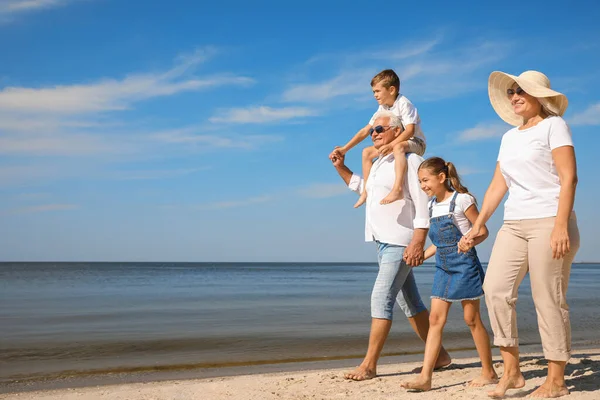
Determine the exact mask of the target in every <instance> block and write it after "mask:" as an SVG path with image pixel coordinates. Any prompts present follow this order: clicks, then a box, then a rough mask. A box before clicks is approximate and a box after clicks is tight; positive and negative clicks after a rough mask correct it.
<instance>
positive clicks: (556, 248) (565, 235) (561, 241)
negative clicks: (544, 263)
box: [550, 225, 571, 260]
mask: <svg viewBox="0 0 600 400" xmlns="http://www.w3.org/2000/svg"><path fill="white" fill-rule="evenodd" d="M550 247H552V258H554V259H555V260H558V259H561V258H563V257H564V256H565V255H567V253H568V252H569V251H571V242H570V241H569V232H568V231H567V227H566V226H564V227H563V226H556V225H554V229H552V234H551V235H550Z"/></svg>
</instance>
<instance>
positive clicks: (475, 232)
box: [458, 224, 485, 253]
mask: <svg viewBox="0 0 600 400" xmlns="http://www.w3.org/2000/svg"><path fill="white" fill-rule="evenodd" d="M484 235H485V230H484V229H483V227H482V226H481V225H476V224H475V225H473V227H472V228H471V230H470V231H469V232H468V233H467V234H466V235H464V236H463V237H462V238H461V239H460V241H459V242H458V252H459V253H466V252H467V251H469V250H471V249H472V248H473V247H474V246H475V239H477V238H480V237H482V236H484Z"/></svg>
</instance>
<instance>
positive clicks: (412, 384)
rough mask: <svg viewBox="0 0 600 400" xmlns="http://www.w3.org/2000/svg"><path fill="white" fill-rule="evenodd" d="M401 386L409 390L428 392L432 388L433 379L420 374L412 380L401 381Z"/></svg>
mask: <svg viewBox="0 0 600 400" xmlns="http://www.w3.org/2000/svg"><path fill="white" fill-rule="evenodd" d="M400 386H401V387H403V388H404V389H408V390H418V391H419V392H426V391H428V390H431V379H427V378H423V377H422V376H419V377H418V378H415V379H413V380H412V381H405V382H402V383H400Z"/></svg>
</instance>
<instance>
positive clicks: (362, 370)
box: [344, 365, 377, 381]
mask: <svg viewBox="0 0 600 400" xmlns="http://www.w3.org/2000/svg"><path fill="white" fill-rule="evenodd" d="M376 376H377V372H376V371H375V370H373V369H370V368H367V367H363V366H362V365H359V366H358V367H356V368H354V370H353V371H350V372H346V373H345V374H344V378H346V379H350V380H353V381H366V380H368V379H373V378H375V377H376Z"/></svg>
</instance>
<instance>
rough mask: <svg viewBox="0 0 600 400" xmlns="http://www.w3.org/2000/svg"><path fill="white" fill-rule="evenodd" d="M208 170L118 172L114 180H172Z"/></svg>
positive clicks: (183, 169)
mask: <svg viewBox="0 0 600 400" xmlns="http://www.w3.org/2000/svg"><path fill="white" fill-rule="evenodd" d="M208 169H210V168H208V167H203V168H179V169H164V170H139V171H120V172H118V173H115V175H114V178H115V179H118V180H153V179H173V178H177V177H180V176H184V175H189V174H193V173H195V172H199V171H206V170H208Z"/></svg>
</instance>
